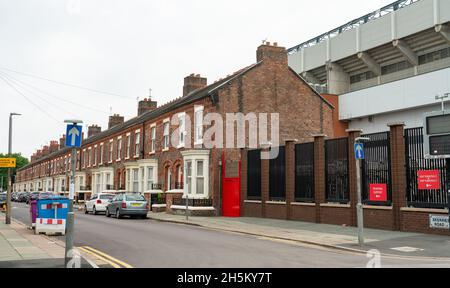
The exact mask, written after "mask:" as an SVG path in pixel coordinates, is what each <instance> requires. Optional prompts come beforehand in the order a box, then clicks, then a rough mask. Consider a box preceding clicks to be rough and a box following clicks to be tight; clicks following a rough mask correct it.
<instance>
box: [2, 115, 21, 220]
mask: <svg viewBox="0 0 450 288" xmlns="http://www.w3.org/2000/svg"><path fill="white" fill-rule="evenodd" d="M13 116H20V114H18V113H10V114H9V139H8V157H11V154H12V117H13ZM11 174H12V171H11V167H9V168H8V179H7V181H6V183H7V185H8V187H7V192H6V217H5V223H6V225H10V224H11V193H12V177H11V176H12V175H11Z"/></svg>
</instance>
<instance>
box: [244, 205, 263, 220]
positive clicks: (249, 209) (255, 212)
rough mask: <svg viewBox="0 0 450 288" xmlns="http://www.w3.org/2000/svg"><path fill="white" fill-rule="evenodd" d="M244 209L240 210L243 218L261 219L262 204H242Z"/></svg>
mask: <svg viewBox="0 0 450 288" xmlns="http://www.w3.org/2000/svg"><path fill="white" fill-rule="evenodd" d="M243 208H244V209H242V210H241V215H242V216H243V217H259V218H261V217H263V216H262V204H261V203H248V202H244V207H243Z"/></svg>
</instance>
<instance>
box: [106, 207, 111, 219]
mask: <svg viewBox="0 0 450 288" xmlns="http://www.w3.org/2000/svg"><path fill="white" fill-rule="evenodd" d="M105 216H106V217H108V218H109V217H110V216H111V215H110V214H109V210H108V208H106V211H105Z"/></svg>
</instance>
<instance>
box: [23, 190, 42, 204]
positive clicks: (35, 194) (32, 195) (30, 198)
mask: <svg viewBox="0 0 450 288" xmlns="http://www.w3.org/2000/svg"><path fill="white" fill-rule="evenodd" d="M39 194H40V193H39V192H31V193H30V195H29V196H28V197H27V199H26V202H27V204H30V203H31V201H33V200H37V199H38V198H39Z"/></svg>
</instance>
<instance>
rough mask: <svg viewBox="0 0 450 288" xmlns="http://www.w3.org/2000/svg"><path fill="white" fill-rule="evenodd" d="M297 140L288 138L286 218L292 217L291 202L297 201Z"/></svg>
mask: <svg viewBox="0 0 450 288" xmlns="http://www.w3.org/2000/svg"><path fill="white" fill-rule="evenodd" d="M295 142H297V140H296V139H292V140H291V139H289V140H286V147H285V149H286V155H285V157H286V160H285V176H286V219H287V220H289V219H291V203H292V202H295Z"/></svg>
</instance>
